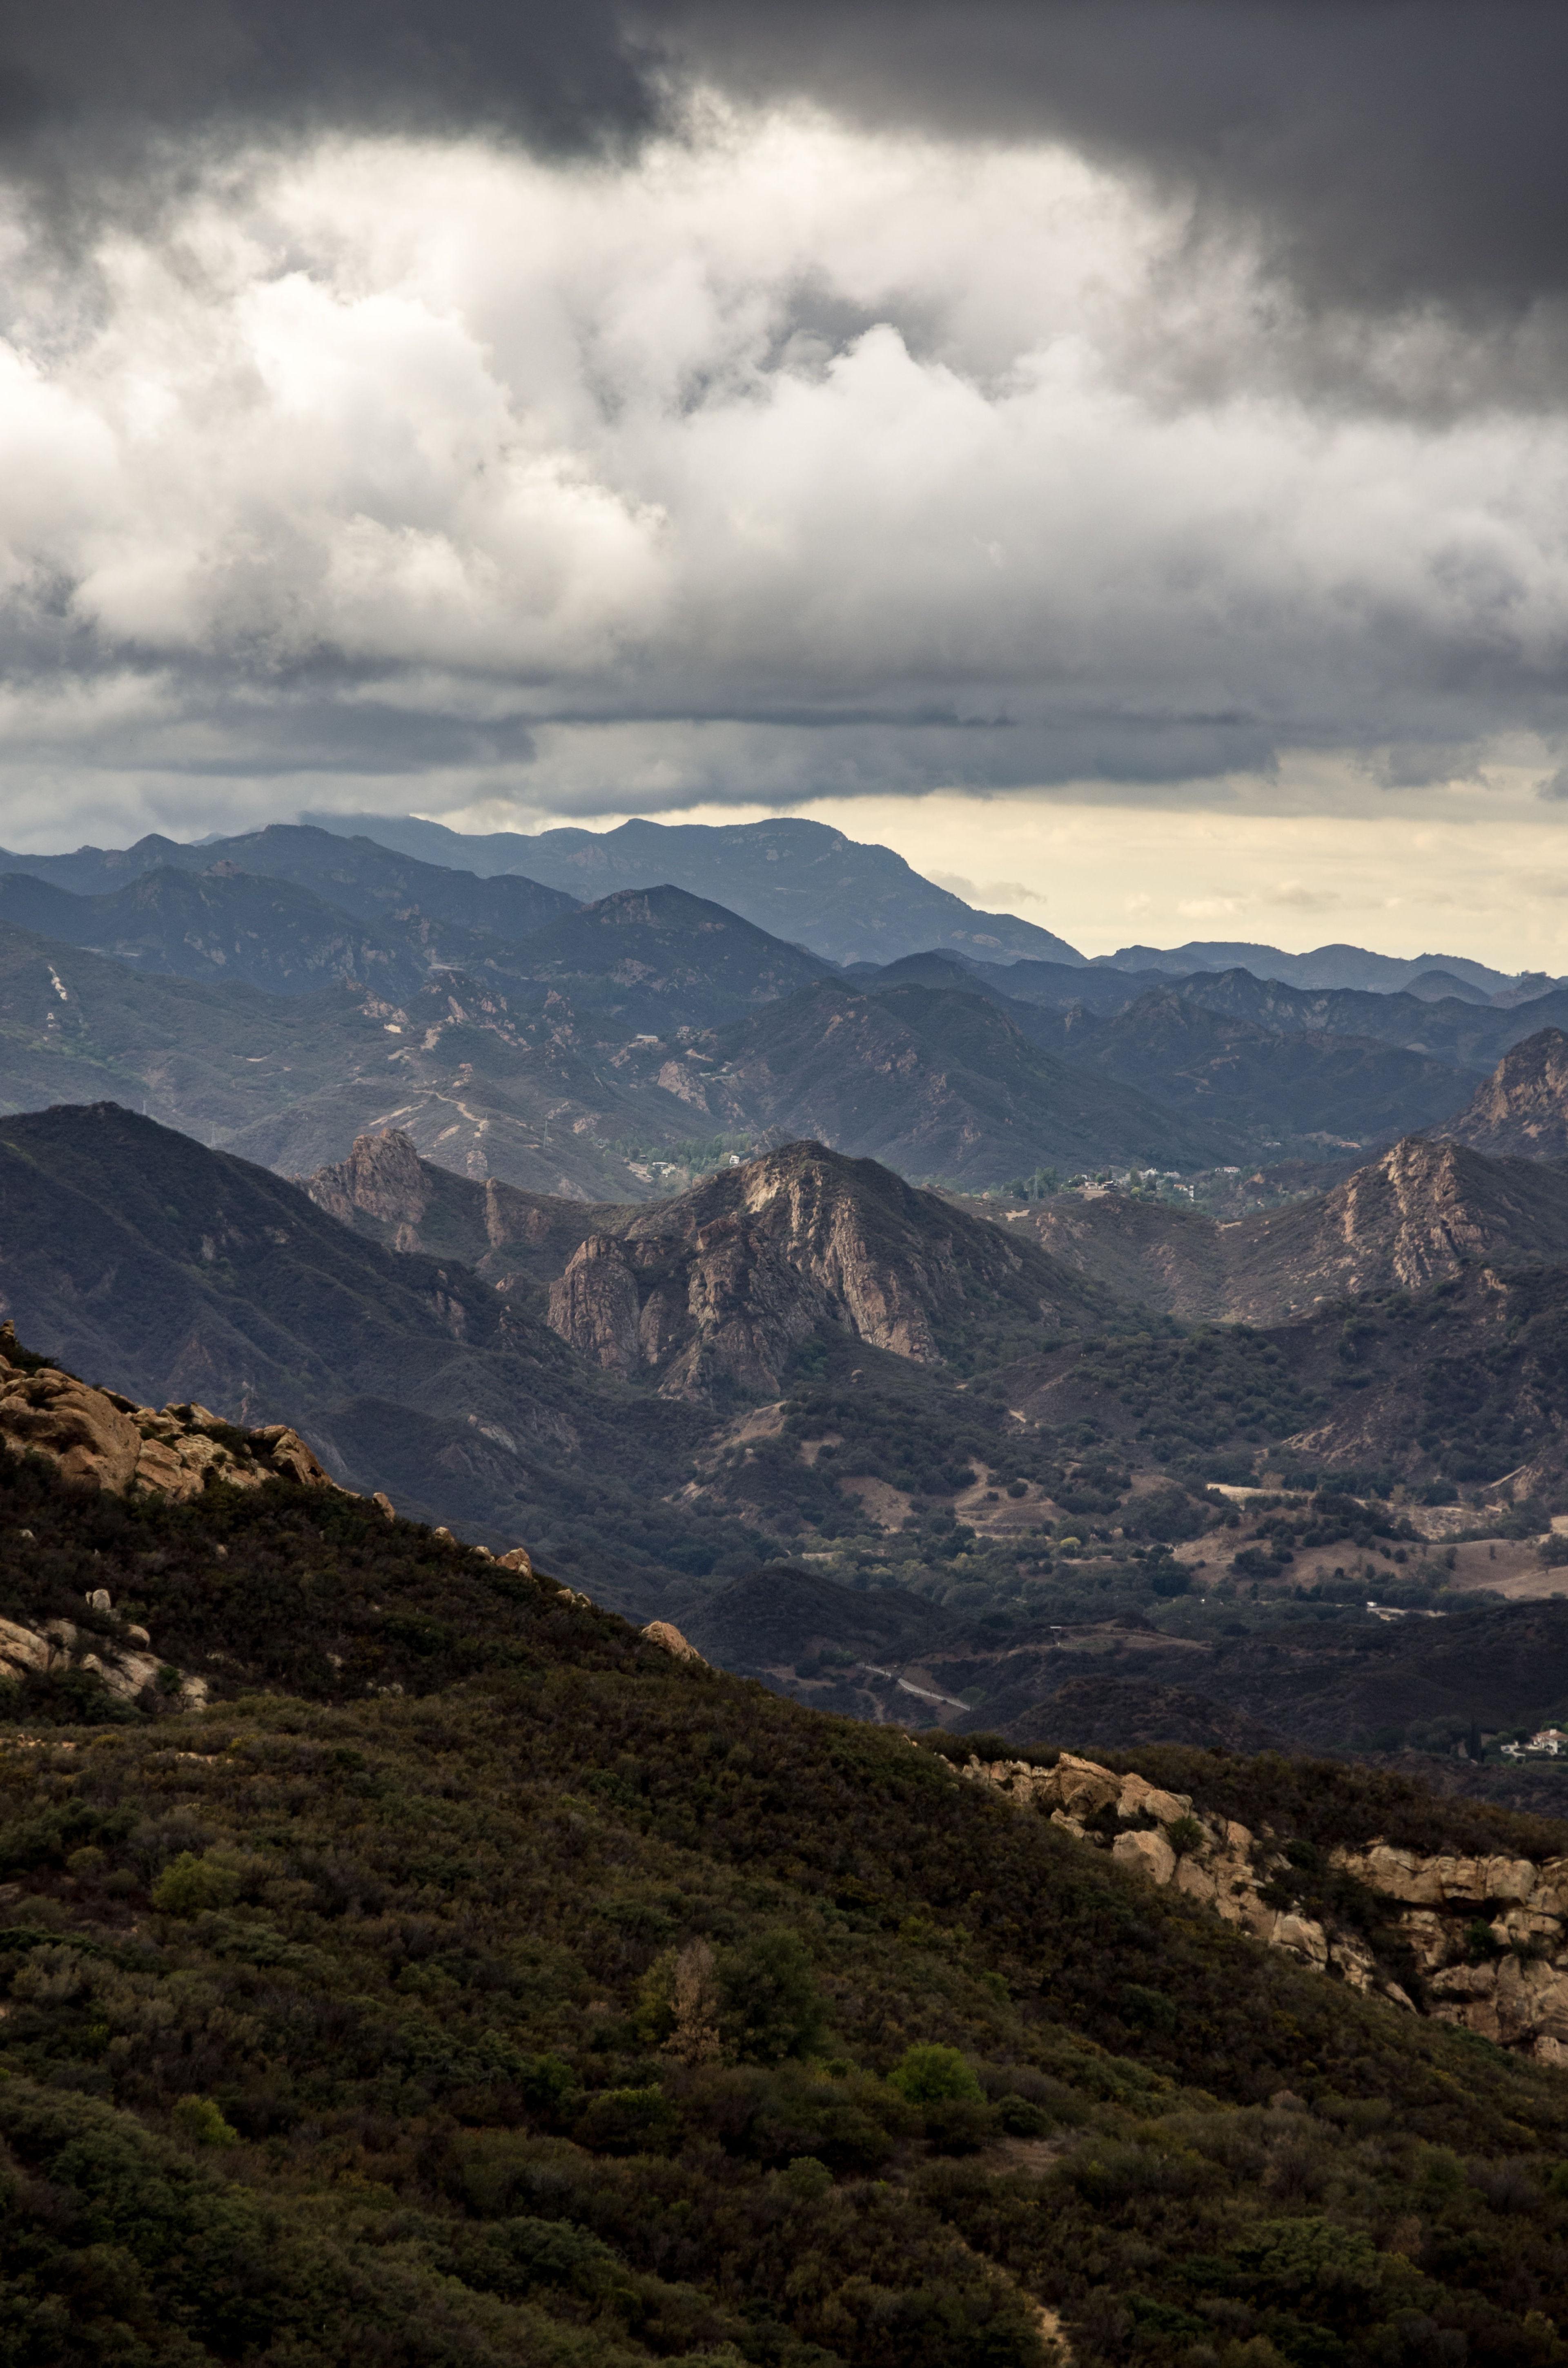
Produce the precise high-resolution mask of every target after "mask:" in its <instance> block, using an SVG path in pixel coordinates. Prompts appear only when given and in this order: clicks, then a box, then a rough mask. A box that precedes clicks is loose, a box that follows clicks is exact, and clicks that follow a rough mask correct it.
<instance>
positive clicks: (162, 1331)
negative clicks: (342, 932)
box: [0, 1105, 756, 1602]
mask: <svg viewBox="0 0 1568 2368" xmlns="http://www.w3.org/2000/svg"><path fill="white" fill-rule="evenodd" d="M0 1219H3V1242H4V1247H3V1250H0V1298H3V1301H4V1310H5V1313H6V1314H7V1315H9V1316H10V1317H11V1318H12V1319H13V1320H14V1321H15V1322H16V1323H17V1326H19V1328H20V1330H21V1332H22V1334H23V1336H24V1337H25V1338H26V1337H31V1338H42V1339H48V1340H49V1341H50V1343H51V1348H52V1349H53V1350H54V1352H55V1353H56V1354H57V1355H58V1356H59V1357H60V1358H61V1359H62V1361H63V1362H64V1363H65V1364H66V1365H67V1366H68V1367H69V1368H70V1369H71V1370H73V1371H74V1372H79V1373H81V1374H82V1375H83V1376H84V1377H85V1379H87V1380H89V1381H92V1380H97V1379H99V1378H101V1377H103V1376H104V1375H107V1374H119V1376H120V1377H121V1380H122V1382H123V1383H125V1384H126V1385H127V1386H129V1387H130V1388H131V1390H132V1391H134V1392H135V1393H136V1394H137V1395H139V1396H141V1397H142V1398H144V1399H146V1400H147V1401H149V1402H150V1403H152V1404H153V1405H161V1404H163V1403H165V1401H183V1400H189V1399H199V1400H200V1401H202V1402H203V1403H204V1404H206V1405H208V1406H211V1407H212V1408H213V1409H214V1410H215V1411H216V1412H217V1413H218V1414H219V1415H220V1416H221V1417H223V1418H225V1419H227V1420H229V1421H232V1422H239V1423H244V1424H250V1425H255V1424H256V1423H258V1422H277V1421H283V1422H290V1423H294V1424H298V1425H301V1426H304V1427H307V1428H308V1429H309V1433H310V1436H311V1438H312V1440H313V1441H315V1442H316V1444H317V1445H318V1447H319V1450H320V1452H321V1454H322V1456H323V1458H324V1462H325V1463H326V1464H327V1465H328V1468H329V1469H330V1470H331V1471H332V1472H333V1474H334V1475H335V1477H336V1478H337V1479H339V1480H340V1481H342V1482H344V1483H345V1484H346V1485H347V1486H353V1487H356V1488H358V1489H360V1490H361V1491H363V1492H365V1493H370V1492H372V1491H374V1490H376V1489H381V1490H384V1491H386V1492H387V1493H388V1494H389V1495H391V1496H392V1497H393V1499H394V1501H396V1502H398V1503H400V1504H404V1505H411V1506H413V1507H415V1508H417V1509H419V1510H420V1511H422V1512H423V1513H424V1514H425V1516H426V1518H430V1519H438V1520H442V1521H445V1522H448V1523H457V1524H459V1525H460V1526H462V1527H464V1528H466V1529H467V1530H468V1531H470V1532H471V1534H473V1535H476V1536H481V1537H485V1538H488V1539H490V1540H491V1541H492V1542H493V1543H506V1544H509V1543H513V1542H514V1541H515V1540H516V1538H517V1536H518V1535H519V1534H521V1533H526V1534H528V1535H530V1536H533V1537H536V1538H541V1539H543V1540H545V1541H546V1542H548V1543H552V1545H553V1546H554V1547H555V1548H556V1549H558V1550H559V1551H560V1553H561V1554H562V1555H563V1556H565V1557H566V1558H568V1559H575V1558H577V1557H578V1556H579V1555H581V1554H584V1553H586V1552H589V1551H597V1552H599V1553H602V1554H604V1555H605V1561H604V1564H603V1583H604V1585H605V1587H606V1588H608V1590H609V1591H611V1592H612V1593H613V1592H615V1591H616V1590H617V1588H631V1589H632V1591H633V1593H634V1594H635V1592H636V1589H637V1588H639V1587H643V1588H646V1587H647V1586H652V1587H653V1589H654V1592H655V1594H656V1592H657V1589H658V1588H659V1586H660V1585H661V1584H662V1583H663V1580H664V1578H665V1577H667V1576H668V1575H669V1573H670V1572H671V1571H672V1570H677V1569H679V1568H680V1567H682V1566H683V1564H684V1562H685V1561H686V1560H687V1558H689V1557H691V1556H693V1555H695V1556H696V1559H697V1560H698V1562H699V1564H700V1565H701V1566H702V1567H704V1568H707V1567H711V1565H712V1563H713V1561H714V1560H715V1558H717V1557H720V1556H722V1555H724V1554H727V1555H728V1556H729V1558H730V1560H731V1562H732V1565H734V1566H738V1565H739V1564H740V1563H742V1562H744V1558H745V1556H746V1554H748V1552H749V1553H751V1554H755V1552H756V1539H755V1536H754V1534H753V1533H751V1532H749V1531H743V1530H741V1529H740V1528H738V1527H735V1526H733V1525H732V1526H731V1527H728V1528H726V1526H725V1523H724V1521H723V1520H722V1519H720V1520H714V1519H712V1518H710V1520H708V1521H707V1522H706V1523H705V1524H702V1525H700V1530H699V1529H697V1528H694V1525H693V1523H692V1522H691V1520H689V1519H683V1518H682V1516H681V1515H680V1514H679V1513H678V1512H676V1511H675V1510H674V1509H672V1508H669V1507H667V1506H666V1505H665V1504H664V1503H663V1502H662V1499H663V1498H665V1496H666V1495H667V1494H668V1492H669V1491H670V1489H671V1488H672V1486H673V1485H674V1484H675V1482H676V1479H677V1478H678V1477H679V1476H682V1475H684V1474H685V1473H686V1471H687V1470H688V1469H689V1459H690V1458H691V1456H692V1455H693V1454H694V1453H695V1452H697V1450H698V1448H699V1446H700V1444H701V1442H702V1439H703V1436H704V1432H703V1429H702V1427H701V1426H699V1425H698V1424H697V1423H695V1422H693V1421H691V1420H688V1419H685V1418H683V1417H682V1416H681V1415H680V1414H679V1413H677V1411H676V1409H674V1408H666V1407H664V1406H659V1405H657V1404H649V1403H647V1402H645V1401H643V1400H640V1399H636V1398H633V1397H631V1396H630V1395H627V1394H625V1393H622V1392H620V1391H619V1389H618V1388H617V1385H616V1384H615V1383H614V1382H613V1381H612V1380H611V1379H610V1378H609V1377H608V1376H605V1375H601V1374H599V1373H598V1372H597V1369H595V1368H593V1367H590V1366H588V1365H586V1364H585V1363H583V1362H582V1361H580V1360H578V1359H577V1358H576V1357H575V1356H574V1354H573V1352H572V1351H571V1350H570V1349H568V1348H567V1347H566V1346H565V1345H564V1344H563V1343H562V1341H560V1340H559V1339H558V1338H556V1336H555V1335H554V1333H552V1332H551V1330H550V1329H549V1328H548V1326H546V1324H545V1323H544V1321H543V1309H542V1305H541V1304H540V1293H539V1292H537V1290H534V1291H530V1292H528V1293H527V1295H526V1298H525V1299H523V1300H519V1299H518V1298H517V1296H515V1295H509V1294H504V1293H502V1292H497V1291H496V1290H495V1288H494V1285H493V1284H492V1283H490V1282H488V1281H482V1280H481V1279H480V1278H479V1277H478V1276H477V1275H476V1274H474V1273H473V1272H472V1269H470V1268H468V1267H466V1266H463V1265H460V1264H459V1263H457V1262H455V1261H442V1260H438V1259H437V1258H430V1257H426V1256H422V1255H419V1254H416V1253H411V1254H406V1255H402V1256H398V1255H394V1254H393V1253H392V1252H390V1251H388V1250H386V1249H383V1248H382V1247H380V1246H379V1244H377V1243H375V1242H373V1241H369V1240H367V1239H365V1238H363V1237H362V1236H361V1235H358V1234H357V1233H356V1232H354V1231H352V1230H351V1229H350V1228H348V1227H347V1226H345V1225H343V1224H339V1223H338V1222H337V1221H336V1220H335V1218H334V1217H332V1216H330V1215H328V1214H326V1213H324V1212H323V1211H322V1210H320V1209H318V1208H317V1207H316V1206H315V1205H313V1203H312V1201H311V1200H310V1199H308V1198H307V1196H306V1195H305V1194H304V1193H303V1192H301V1191H300V1190H297V1189H296V1188H295V1187H294V1186H292V1185H290V1184H288V1183H285V1182H284V1181H282V1180H281V1179H280V1178H278V1177H275V1176H272V1175H269V1174H268V1173H267V1171H266V1170H265V1169H262V1168H258V1167H251V1166H250V1165H248V1164H247V1163H246V1162H244V1161H242V1160H238V1159H235V1158H233V1157H231V1156H228V1155H226V1154H222V1153H214V1152H209V1151H204V1150H203V1149H202V1148H201V1147H200V1146H199V1144H193V1143H191V1142H190V1141H189V1140H188V1138H187V1137H185V1136H183V1135H179V1134H175V1133H169V1132H167V1131H166V1130H165V1129H163V1128H161V1127H158V1126H155V1125H154V1124H153V1123H152V1121H148V1120H144V1119H141V1118H137V1117H133V1116H132V1115H131V1113H130V1112H128V1111H125V1110H118V1109H116V1108H114V1107H113V1106H112V1105H104V1106H98V1107H97V1108H89V1109H85V1110H50V1111H45V1112H43V1113H41V1114H40V1115H39V1116H35V1117H27V1118H12V1119H9V1120H6V1121H0ZM585 1458H588V1459H591V1461H592V1463H594V1465H595V1466H596V1468H601V1469H603V1470H604V1471H605V1472H606V1473H612V1474H614V1475H615V1476H614V1478H613V1480H607V1481H606V1482H605V1483H604V1484H603V1485H602V1486H597V1488H596V1491H595V1494H594V1498H593V1501H592V1502H588V1501H585V1495H584V1485H583V1481H582V1478H581V1476H580V1475H581V1472H582V1469H583V1464H584V1459H585ZM634 1508H636V1509H634ZM612 1529H613V1530H614V1531H615V1534H616V1535H617V1537H618V1538H619V1539H620V1540H623V1541H624V1542H625V1543H626V1545H627V1546H628V1547H629V1548H630V1550H631V1564H630V1565H628V1564H627V1563H626V1561H625V1560H624V1558H623V1556H622V1555H621V1554H620V1552H619V1548H612V1547H611V1546H610V1544H609V1538H610V1534H611V1530H612ZM699 1538H700V1543H699ZM640 1571H641V1572H645V1573H647V1577H645V1578H644V1577H640V1576H639V1572H640ZM648 1600H649V1601H650V1602H652V1601H653V1597H652V1596H650V1597H649V1599H648Z"/></svg>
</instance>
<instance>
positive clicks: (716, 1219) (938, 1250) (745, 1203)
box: [549, 1144, 1010, 1397]
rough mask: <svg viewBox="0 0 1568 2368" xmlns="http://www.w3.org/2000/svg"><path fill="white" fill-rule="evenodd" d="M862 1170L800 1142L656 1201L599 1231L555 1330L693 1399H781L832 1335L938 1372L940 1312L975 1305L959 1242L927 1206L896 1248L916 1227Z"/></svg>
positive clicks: (604, 1360)
mask: <svg viewBox="0 0 1568 2368" xmlns="http://www.w3.org/2000/svg"><path fill="white" fill-rule="evenodd" d="M853 1167H854V1163H852V1162H847V1161H845V1160H841V1159H839V1158H837V1157H836V1156H835V1155H834V1154H832V1153H829V1152H826V1151H824V1149H823V1147H822V1145H821V1144H790V1146H789V1147H788V1149H787V1150H785V1151H782V1152H778V1153H770V1154H768V1155H767V1156H764V1157H762V1158H760V1159H754V1160H751V1161H748V1162H747V1163H746V1165H745V1166H744V1167H737V1168H733V1169H731V1170H729V1171H727V1172H723V1173H721V1174H720V1175H718V1176H715V1177H711V1178H709V1179H708V1180H707V1181H706V1182H705V1183H704V1184H702V1185H699V1187H697V1188H696V1189H695V1190H693V1191H690V1192H687V1193H683V1194H681V1195H680V1197H679V1198H678V1199H677V1200H676V1201H665V1202H660V1203H655V1204H654V1205H653V1206H652V1207H650V1208H648V1209H646V1210H644V1211H642V1212H640V1213H639V1214H638V1215H636V1216H635V1217H634V1218H632V1220H631V1223H630V1224H628V1225H627V1226H626V1228H625V1230H624V1231H623V1232H622V1233H620V1234H619V1235H614V1236H611V1235H590V1236H589V1237H588V1239H587V1240H586V1241H585V1242H584V1243H583V1244H582V1245H581V1247H579V1249H578V1250H577V1251H576V1253H575V1254H574V1257H573V1258H572V1261H571V1263H570V1265H569V1266H568V1267H567V1269H566V1270H565V1272H564V1273H563V1274H562V1276H561V1277H560V1278H559V1280H558V1281H556V1282H555V1283H553V1284H552V1285H551V1293H550V1315H549V1321H550V1323H551V1327H552V1329H554V1330H555V1331H556V1332H558V1333H559V1334H560V1335H561V1337H562V1339H565V1340H569V1341H571V1343H572V1345H573V1346H574V1348H576V1349H581V1350H582V1352H583V1354H584V1355H585V1356H590V1357H592V1358H593V1359H594V1360H596V1362H597V1363H599V1364H601V1365H603V1366H605V1367H607V1368H608V1370H610V1371H612V1372H619V1373H632V1372H639V1371H642V1372H653V1373H655V1374H657V1375H658V1376H659V1379H660V1384H661V1387H662V1388H663V1389H665V1391H667V1392H668V1393H669V1394H670V1395H674V1396H681V1397H705V1396H708V1395H711V1394H712V1393H713V1392H714V1391H715V1390H716V1389H719V1388H722V1387H723V1386H725V1385H726V1384H727V1385H730V1386H736V1387H740V1388H743V1389H747V1390H761V1391H763V1392H774V1393H776V1392H777V1391H778V1388H779V1387H780V1385H781V1378H782V1375H783V1373H784V1372H785V1370H786V1368H787V1366H788V1364H789V1361H790V1357H791V1356H792V1354H793V1353H794V1351H795V1350H796V1349H798V1348H799V1347H800V1345H801V1342H803V1341H804V1340H806V1339H807V1338H810V1337H811V1335H812V1333H813V1332H815V1331H818V1330H821V1329H823V1328H824V1327H833V1326H836V1327H837V1328H838V1329H839V1330H841V1331H844V1332H846V1333H849V1334H851V1335H853V1336H854V1337H855V1338H857V1339H860V1340H865V1341H868V1342H869V1343H871V1344H872V1345H873V1346H875V1347H877V1348H881V1349H890V1350H891V1351H892V1353H893V1354H894V1355H895V1356H901V1357H909V1358H912V1359H914V1360H915V1361H916V1362H920V1363H930V1362H935V1361H937V1360H938V1351H937V1343H936V1338H935V1334H934V1332H933V1328H932V1310H933V1308H935V1307H937V1305H939V1304H943V1303H944V1302H945V1301H948V1300H951V1301H954V1302H955V1303H956V1302H957V1301H959V1300H961V1299H962V1297H963V1295H964V1285H963V1280H962V1277H961V1275H960V1272H959V1262H958V1261H957V1259H956V1258H955V1257H954V1255H953V1246H952V1243H951V1241H950V1240H949V1239H948V1238H947V1237H946V1235H945V1234H944V1232H943V1229H942V1227H941V1226H940V1225H939V1224H938V1225H936V1226H933V1225H931V1224H929V1222H928V1220H929V1215H930V1212H928V1211H926V1210H925V1209H924V1208H922V1210H921V1216H922V1220H923V1227H924V1229H923V1230H920V1231H918V1233H917V1234H916V1233H915V1232H911V1231H910V1230H909V1229H908V1228H907V1227H905V1229H904V1230H903V1231H902V1232H899V1233H898V1235H897V1238H896V1239H894V1238H893V1235H892V1232H888V1230H887V1229H888V1228H889V1226H890V1225H895V1224H902V1223H903V1221H902V1219H899V1218H898V1217H897V1216H896V1212H895V1215H894V1217H893V1218H891V1219H890V1217H889V1215H888V1212H886V1211H885V1210H881V1209H880V1208H879V1207H875V1206H873V1205H872V1202H871V1201H870V1200H869V1199H868V1197H867V1195H866V1193H865V1192H863V1191H862V1190H860V1189H859V1188H858V1184H857V1180H856V1178H855V1176H854V1175H853V1173H852V1172H851V1171H852V1170H853ZM884 1232H885V1233H887V1238H883V1237H882V1235H883V1233H884ZM983 1247H985V1249H986V1252H987V1255H991V1254H992V1251H991V1245H990V1243H989V1240H988V1238H984V1237H983ZM1003 1254H1004V1255H1009V1254H1010V1253H1008V1252H1007V1251H1006V1244H1005V1243H1004V1244H1003Z"/></svg>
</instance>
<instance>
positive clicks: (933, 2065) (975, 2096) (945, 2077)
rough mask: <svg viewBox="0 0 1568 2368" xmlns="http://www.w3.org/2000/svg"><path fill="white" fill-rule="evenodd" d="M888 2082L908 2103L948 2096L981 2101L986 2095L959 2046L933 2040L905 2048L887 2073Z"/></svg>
mask: <svg viewBox="0 0 1568 2368" xmlns="http://www.w3.org/2000/svg"><path fill="white" fill-rule="evenodd" d="M888 2085H889V2086H890V2088H893V2089H897V2090H898V2093H899V2095H900V2096H901V2097H903V2099H904V2100H905V2101H906V2102H907V2103H909V2104H911V2105H936V2104H945V2103H946V2102H948V2101H949V2099H960V2100H963V2101H965V2102H970V2103H973V2102H983V2100H984V2096H985V2091H984V2090H983V2089H982V2087H981V2085H980V2083H979V2081H978V2080H977V2079H976V2078H975V2076H974V2074H973V2072H972V2071H971V2068H970V2066H969V2065H968V2064H967V2063H966V2062H965V2060H964V2058H963V2057H962V2056H961V2055H960V2054H959V2051H958V2049H957V2048H956V2047H941V2046H938V2045H936V2044H927V2045H926V2046H921V2047H911V2048H908V2049H906V2050H905V2052H904V2055H903V2059H902V2061H901V2062H900V2063H898V2064H897V2065H895V2066H894V2067H893V2069H892V2071H891V2072H890V2073H889V2074H888Z"/></svg>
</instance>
